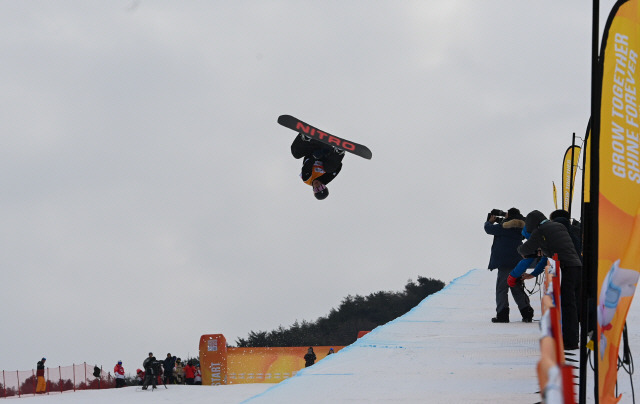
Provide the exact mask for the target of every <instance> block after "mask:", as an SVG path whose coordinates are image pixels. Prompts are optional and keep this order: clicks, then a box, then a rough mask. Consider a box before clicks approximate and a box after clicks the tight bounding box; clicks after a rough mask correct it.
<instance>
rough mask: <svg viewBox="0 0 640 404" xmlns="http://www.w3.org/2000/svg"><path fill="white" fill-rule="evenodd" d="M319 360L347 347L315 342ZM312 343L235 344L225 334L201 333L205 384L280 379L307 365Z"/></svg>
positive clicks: (273, 381)
mask: <svg viewBox="0 0 640 404" xmlns="http://www.w3.org/2000/svg"><path fill="white" fill-rule="evenodd" d="M312 348H313V350H314V353H315V355H316V360H315V362H316V363H317V362H318V361H319V360H321V359H324V358H326V357H327V356H329V355H331V354H334V353H336V352H338V351H339V350H341V349H342V348H344V347H343V346H336V347H331V346H314V347H312ZM308 349H309V347H306V346H305V347H266V348H234V347H228V346H227V340H226V339H225V337H224V335H222V334H205V335H203V336H201V337H200V345H199V352H200V370H201V372H202V384H203V385H207V386H218V385H223V384H243V383H279V382H281V381H283V380H285V379H288V378H290V377H293V376H295V375H296V373H297V372H298V371H300V370H301V369H303V368H304V367H305V359H304V356H305V355H306V354H307V350H308Z"/></svg>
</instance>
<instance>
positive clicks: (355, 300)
mask: <svg viewBox="0 0 640 404" xmlns="http://www.w3.org/2000/svg"><path fill="white" fill-rule="evenodd" d="M443 287H444V282H442V281H440V280H436V279H431V278H424V277H421V276H419V277H418V281H417V283H414V282H413V281H412V280H411V279H409V281H408V282H407V284H406V285H405V288H404V291H402V292H382V291H381V292H375V293H372V294H370V295H369V296H366V297H364V296H360V295H355V296H351V295H348V296H347V297H345V298H344V299H342V302H340V306H338V308H337V309H331V310H330V311H329V314H328V315H327V316H325V317H320V318H318V319H317V320H316V321H315V322H308V321H304V320H303V321H302V323H299V322H298V321H296V322H294V323H293V325H291V327H289V328H284V327H283V326H282V325H281V326H279V327H278V328H277V329H275V330H273V331H270V332H267V331H258V332H254V331H251V332H250V333H249V336H248V337H247V339H244V338H238V339H237V340H236V345H237V346H238V347H240V348H250V347H270V346H319V345H324V346H331V345H335V346H345V345H349V344H351V343H353V342H354V341H355V340H356V339H357V337H358V332H360V331H371V330H373V329H374V328H375V327H377V326H379V325H383V324H386V323H387V322H389V321H391V320H393V319H395V318H398V317H400V316H402V315H403V314H405V313H406V312H408V311H409V310H411V309H412V308H414V307H415V306H417V305H418V304H419V303H420V302H421V301H422V300H423V299H424V298H425V297H427V296H429V295H431V294H433V293H436V292H437V291H439V290H441V289H442V288H443Z"/></svg>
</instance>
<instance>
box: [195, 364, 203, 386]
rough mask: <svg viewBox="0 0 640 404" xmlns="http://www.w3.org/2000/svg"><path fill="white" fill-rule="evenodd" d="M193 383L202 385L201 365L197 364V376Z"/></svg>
mask: <svg viewBox="0 0 640 404" xmlns="http://www.w3.org/2000/svg"><path fill="white" fill-rule="evenodd" d="M193 384H197V385H202V372H200V365H196V377H195V378H194V379H193Z"/></svg>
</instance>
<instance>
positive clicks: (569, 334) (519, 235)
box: [484, 208, 582, 350]
mask: <svg viewBox="0 0 640 404" xmlns="http://www.w3.org/2000/svg"><path fill="white" fill-rule="evenodd" d="M484 230H485V232H486V233H487V234H489V235H492V236H493V244H492V246H491V257H490V259H489V269H490V270H494V269H497V270H498V276H497V280H496V316H495V317H493V318H492V319H491V321H492V322H494V323H508V322H509V290H510V291H511V295H512V296H513V299H514V300H515V301H516V304H517V305H518V309H519V311H520V314H521V315H522V321H524V322H531V321H532V320H533V314H534V310H533V308H532V307H531V305H530V303H529V296H528V295H527V293H526V292H525V290H524V280H525V279H532V278H535V277H536V276H538V275H539V274H540V273H542V271H543V270H544V267H545V265H546V261H547V260H546V258H552V257H553V256H554V255H555V254H558V260H559V261H560V271H561V272H560V273H561V283H560V295H561V296H562V299H561V308H560V309H561V312H562V337H563V342H564V346H565V349H567V350H572V349H578V343H579V325H578V313H579V304H580V301H579V297H580V277H581V272H582V241H581V235H580V229H579V227H578V226H577V225H576V224H574V223H572V222H571V218H570V215H569V212H567V211H565V210H555V211H554V212H552V213H551V215H550V216H549V219H547V217H546V216H545V215H544V214H543V213H542V212H540V211H538V210H534V211H531V212H530V213H529V214H528V215H527V216H526V217H523V216H522V214H521V213H520V211H519V210H518V209H516V208H511V209H509V210H508V211H507V212H503V211H500V210H498V209H494V210H492V211H491V212H490V213H489V214H488V215H487V220H486V222H485V224H484ZM523 240H524V242H523ZM532 267H534V270H533V271H532V272H531V273H526V270H527V269H528V268H532Z"/></svg>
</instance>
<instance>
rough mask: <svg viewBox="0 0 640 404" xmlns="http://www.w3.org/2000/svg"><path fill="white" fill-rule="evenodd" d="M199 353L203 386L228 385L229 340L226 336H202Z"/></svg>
mask: <svg viewBox="0 0 640 404" xmlns="http://www.w3.org/2000/svg"><path fill="white" fill-rule="evenodd" d="M199 352H200V371H201V372H202V384H203V385H206V386H219V385H222V384H227V340H226V338H225V337H224V335H222V334H207V335H203V336H201V337H200V346H199Z"/></svg>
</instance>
